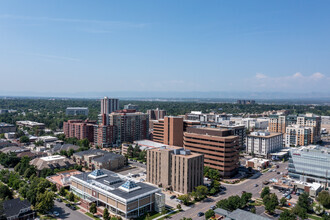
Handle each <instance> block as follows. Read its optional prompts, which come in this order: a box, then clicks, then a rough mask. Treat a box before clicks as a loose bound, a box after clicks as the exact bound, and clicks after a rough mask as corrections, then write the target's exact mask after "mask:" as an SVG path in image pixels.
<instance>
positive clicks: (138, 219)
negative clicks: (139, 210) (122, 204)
mask: <svg viewBox="0 0 330 220" xmlns="http://www.w3.org/2000/svg"><path fill="white" fill-rule="evenodd" d="M148 214H149V218H150V219H154V218H157V217H159V216H161V215H162V213H160V212H159V213H158V212H155V211H153V212H149V213H148ZM146 217H147V214H145V215H142V216H140V217H139V218H137V220H144V219H146Z"/></svg>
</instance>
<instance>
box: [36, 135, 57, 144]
mask: <svg viewBox="0 0 330 220" xmlns="http://www.w3.org/2000/svg"><path fill="white" fill-rule="evenodd" d="M57 140H58V138H57V137H53V136H40V137H38V138H37V140H36V141H42V142H44V143H50V142H55V141H57Z"/></svg>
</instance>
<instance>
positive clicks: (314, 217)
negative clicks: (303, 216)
mask: <svg viewBox="0 0 330 220" xmlns="http://www.w3.org/2000/svg"><path fill="white" fill-rule="evenodd" d="M307 216H308V218H309V219H315V220H322V217H320V216H316V215H310V214H307Z"/></svg>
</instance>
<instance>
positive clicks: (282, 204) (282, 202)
mask: <svg viewBox="0 0 330 220" xmlns="http://www.w3.org/2000/svg"><path fill="white" fill-rule="evenodd" d="M280 204H281V206H285V205H286V198H285V197H282V198H281V199H280Z"/></svg>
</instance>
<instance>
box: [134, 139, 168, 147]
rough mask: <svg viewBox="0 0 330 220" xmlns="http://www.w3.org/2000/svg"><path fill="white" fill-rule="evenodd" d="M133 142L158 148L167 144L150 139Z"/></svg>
mask: <svg viewBox="0 0 330 220" xmlns="http://www.w3.org/2000/svg"><path fill="white" fill-rule="evenodd" d="M133 143H134V144H137V145H139V146H143V147H149V148H159V147H163V146H169V145H166V144H162V143H158V142H155V141H150V140H140V141H134V142H133Z"/></svg>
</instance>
